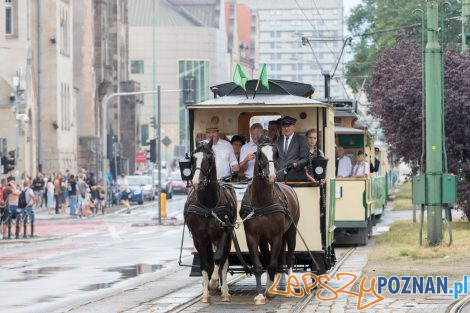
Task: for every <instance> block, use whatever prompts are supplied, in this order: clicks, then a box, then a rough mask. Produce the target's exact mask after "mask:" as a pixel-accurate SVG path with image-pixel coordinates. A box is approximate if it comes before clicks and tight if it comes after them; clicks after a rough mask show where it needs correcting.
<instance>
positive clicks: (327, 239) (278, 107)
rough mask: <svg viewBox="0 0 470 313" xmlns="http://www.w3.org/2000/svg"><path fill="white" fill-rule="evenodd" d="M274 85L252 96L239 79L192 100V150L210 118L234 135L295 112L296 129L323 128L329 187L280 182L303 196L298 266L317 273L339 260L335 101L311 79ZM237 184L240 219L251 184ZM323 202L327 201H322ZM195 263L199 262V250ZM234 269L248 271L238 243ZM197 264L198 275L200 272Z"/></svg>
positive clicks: (243, 249)
mask: <svg viewBox="0 0 470 313" xmlns="http://www.w3.org/2000/svg"><path fill="white" fill-rule="evenodd" d="M255 86H256V81H255V80H252V81H248V82H247V84H246V87H247V90H248V91H250V90H254V89H255ZM269 87H270V88H269V91H268V90H266V89H264V88H263V87H260V90H258V93H257V95H256V97H255V98H254V99H253V98H252V97H253V92H249V94H248V98H247V97H246V95H245V93H244V92H243V90H241V88H239V87H238V86H236V85H235V84H233V83H228V84H223V85H218V86H214V87H211V90H212V91H213V93H214V98H213V99H210V100H207V101H204V102H201V103H197V104H192V105H188V106H187V110H188V119H189V120H188V121H189V138H188V139H189V142H190V149H191V151H193V150H194V148H195V147H196V144H197V142H198V141H199V140H201V139H204V134H205V126H206V125H207V123H208V122H210V123H217V124H218V127H219V132H220V135H221V137H222V138H223V137H226V138H227V139H229V138H231V137H232V136H234V135H242V136H244V137H245V138H250V136H249V127H250V125H252V124H253V123H255V122H261V123H262V124H263V126H264V128H267V121H269V120H270V119H277V118H279V117H280V116H284V115H289V116H291V117H295V118H296V119H297V123H296V125H295V133H297V134H301V135H304V134H305V131H306V130H307V129H310V128H316V129H317V130H318V138H319V141H320V147H319V148H320V149H321V150H322V151H323V152H324V154H325V157H326V158H328V159H329V162H328V164H327V168H326V183H325V185H324V189H325V193H324V195H323V198H322V196H321V188H320V185H319V184H314V183H310V182H296V183H294V182H280V183H287V184H289V185H290V186H292V187H293V188H294V190H295V192H296V194H297V196H298V199H299V202H300V221H299V224H298V229H299V231H300V233H301V234H302V236H303V237H304V239H305V243H306V245H305V244H304V243H303V242H302V240H301V238H300V237H299V235H297V245H296V249H295V268H294V269H295V270H297V271H311V272H313V273H317V274H323V273H326V271H328V270H329V269H330V268H331V267H332V266H333V265H334V263H335V261H336V259H335V254H334V248H333V239H334V237H333V232H334V216H335V207H334V205H335V199H334V197H331V195H332V191H333V194H334V190H335V176H334V171H335V168H334V167H335V162H334V160H335V142H334V140H335V134H334V110H333V108H332V106H330V105H328V104H326V103H322V102H319V101H316V100H312V99H311V98H310V97H309V96H310V95H312V94H313V88H312V86H311V85H308V84H302V83H295V82H290V81H280V80H269ZM231 184H232V185H233V186H234V187H235V188H236V189H235V190H236V193H237V200H238V208H237V220H238V221H240V216H239V214H238V210H239V209H240V203H241V200H242V198H243V195H244V193H245V190H246V187H247V184H244V183H241V182H240V181H238V182H231ZM322 203H323V205H322ZM236 236H237V238H238V242H239V243H240V250H241V253H242V256H243V259H244V260H245V261H246V262H247V264H250V262H251V261H250V256H249V252H248V248H247V243H246V238H245V232H244V229H243V224H241V225H240V227H239V228H238V229H236ZM309 250H310V251H311V252H312V254H313V256H314V257H315V259H316V262H317V263H318V264H319V267H320V269H319V270H317V269H316V267H315V266H314V265H313V264H314V263H313V261H312V259H311V257H310V255H309V252H308V251H309ZM193 264H198V258H197V255H196V256H195V258H194V262H193ZM229 264H230V271H233V272H237V271H239V272H243V271H244V269H243V267H242V265H241V262H240V261H239V258H238V257H237V255H236V252H235V248H234V245H233V244H232V251H231V253H230V256H229ZM197 274H198V273H197V268H195V267H193V272H192V275H197Z"/></svg>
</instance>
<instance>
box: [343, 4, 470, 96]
mask: <svg viewBox="0 0 470 313" xmlns="http://www.w3.org/2000/svg"><path fill="white" fill-rule="evenodd" d="M449 2H450V3H451V5H452V7H451V8H447V7H446V9H447V10H446V11H445V12H444V10H441V12H444V13H443V14H444V15H445V16H446V17H447V19H446V20H445V24H444V29H445V37H444V45H447V44H457V43H459V42H460V39H459V35H460V32H461V28H460V27H461V24H460V21H459V20H458V19H455V18H454V19H453V18H451V17H455V16H460V11H461V0H450V1H449ZM425 4H426V3H425V2H424V1H422V0H363V1H362V3H361V4H359V5H357V6H356V7H355V8H353V9H352V11H351V15H350V16H349V17H348V20H347V25H348V30H349V31H350V32H351V33H352V34H353V36H354V38H355V40H354V42H353V51H354V59H353V60H352V61H351V62H350V63H349V64H347V66H346V78H347V83H348V84H349V86H351V87H352V88H353V89H358V88H359V87H360V86H361V85H362V82H363V81H364V78H366V77H368V75H369V71H370V67H371V64H372V62H374V60H375V58H376V57H377V55H378V53H379V52H381V51H383V50H384V49H387V48H390V47H392V46H393V45H394V43H395V33H396V31H398V30H400V29H403V28H404V29H407V30H413V31H414V34H415V36H414V40H415V41H418V42H421V18H422V16H421V15H420V14H419V13H418V12H416V13H415V14H412V12H413V11H414V10H415V9H421V10H423V11H426V5H425ZM444 15H443V16H444Z"/></svg>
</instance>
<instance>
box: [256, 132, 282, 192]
mask: <svg viewBox="0 0 470 313" xmlns="http://www.w3.org/2000/svg"><path fill="white" fill-rule="evenodd" d="M258 142H259V145H258V149H257V150H256V163H255V166H257V167H258V175H260V176H261V177H262V178H264V179H266V180H268V181H269V183H271V184H272V183H274V182H275V181H276V166H275V165H276V164H277V158H278V154H277V147H276V145H275V144H273V143H272V142H271V140H270V139H269V138H268V137H263V138H260V139H259V140H258Z"/></svg>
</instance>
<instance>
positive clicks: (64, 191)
mask: <svg viewBox="0 0 470 313" xmlns="http://www.w3.org/2000/svg"><path fill="white" fill-rule="evenodd" d="M68 198H69V189H68V173H66V174H65V175H62V182H61V183H60V213H62V214H67V200H68Z"/></svg>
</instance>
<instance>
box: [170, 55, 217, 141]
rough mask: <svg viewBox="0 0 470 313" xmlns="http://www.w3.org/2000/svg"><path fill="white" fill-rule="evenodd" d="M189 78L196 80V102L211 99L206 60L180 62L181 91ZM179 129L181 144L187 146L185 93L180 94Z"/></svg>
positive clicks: (179, 78)
mask: <svg viewBox="0 0 470 313" xmlns="http://www.w3.org/2000/svg"><path fill="white" fill-rule="evenodd" d="M187 77H193V78H194V79H195V80H196V82H195V83H196V95H195V101H196V102H202V101H204V100H207V99H209V77H210V73H209V61H206V60H180V61H178V80H179V89H183V88H184V80H185V78H187ZM179 126H180V127H179V128H180V138H179V141H180V142H179V143H180V144H186V142H187V134H188V126H187V116H186V106H185V103H184V99H183V93H182V92H181V93H180V100H179Z"/></svg>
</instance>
